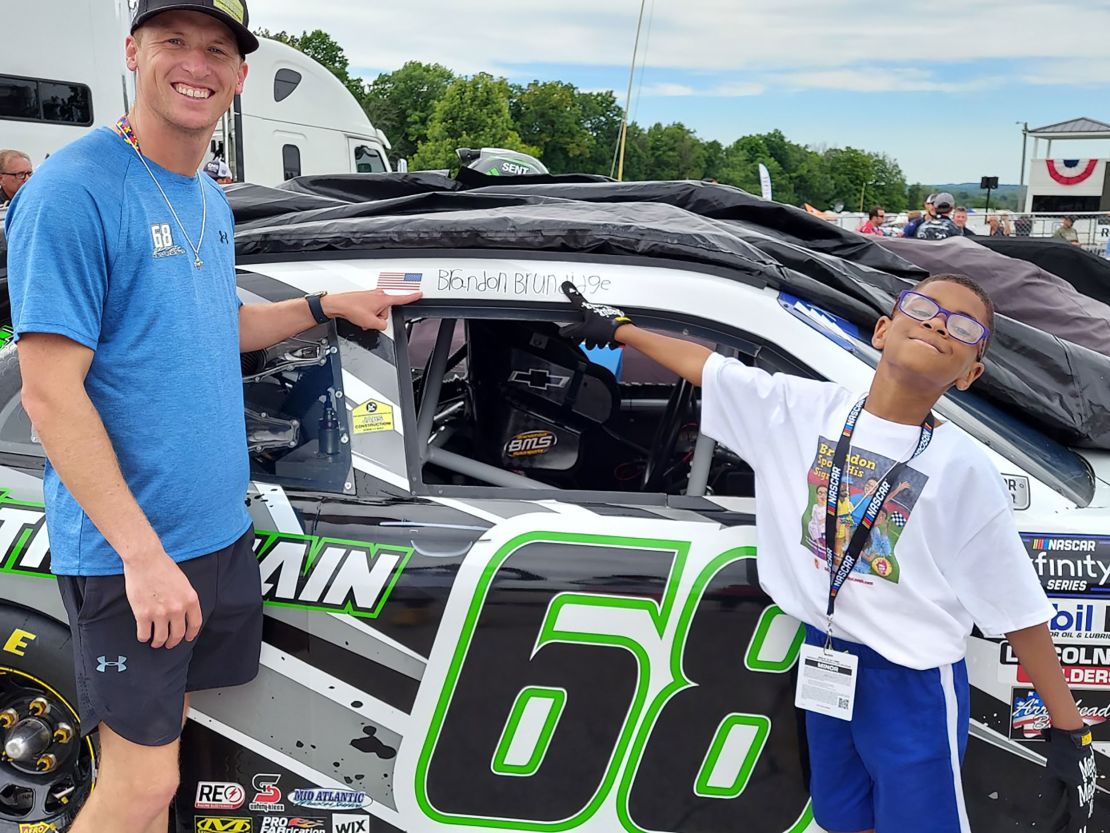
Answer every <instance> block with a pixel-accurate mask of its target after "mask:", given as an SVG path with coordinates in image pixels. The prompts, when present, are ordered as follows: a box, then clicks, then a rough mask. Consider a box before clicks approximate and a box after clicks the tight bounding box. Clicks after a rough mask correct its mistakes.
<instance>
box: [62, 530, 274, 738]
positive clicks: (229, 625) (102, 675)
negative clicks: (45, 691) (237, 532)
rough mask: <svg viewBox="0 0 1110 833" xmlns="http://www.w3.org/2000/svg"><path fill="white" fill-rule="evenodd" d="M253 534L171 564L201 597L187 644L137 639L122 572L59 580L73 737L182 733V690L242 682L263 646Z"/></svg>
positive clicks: (253, 668) (254, 672) (251, 671)
mask: <svg viewBox="0 0 1110 833" xmlns="http://www.w3.org/2000/svg"><path fill="white" fill-rule="evenodd" d="M253 544H254V527H253V526H252V527H250V528H249V529H248V530H247V531H246V532H245V533H244V534H243V536H242V537H241V538H240V539H239V540H238V541H236V542H235V543H234V544H232V545H231V546H229V547H224V548H223V549H222V550H219V551H217V552H214V553H212V554H210V555H204V556H201V557H199V558H192V559H189V560H188V561H182V562H180V563H179V564H178V566H179V567H180V568H181V569H182V571H183V572H184V573H185V575H186V576H187V577H188V579H189V582H190V583H191V584H192V585H193V589H194V590H196V592H197V595H198V596H199V597H200V609H201V616H202V622H201V630H200V634H199V635H198V636H197V638H196V639H194V640H193V641H192V642H186V641H185V640H182V641H181V642H180V643H179V644H178V645H177V646H176V647H174V648H172V649H169V650H167V649H166V648H151V647H150V644H149V643H146V642H139V641H138V640H137V639H136V638H135V614H134V613H133V612H132V611H131V605H130V603H129V602H128V601H127V593H126V591H125V589H124V581H123V576H122V575H115V576H58V586H59V588H60V589H61V591H62V601H63V602H64V603H65V606H66V611H67V612H68V613H69V623H70V629H71V630H72V632H73V654H74V666H75V669H76V675H77V700H78V710H79V711H80V714H81V732H82V734H87V733H89V732H91V731H92V730H93V729H95V728H96V727H97V725H98V724H100V723H101V722H104V723H105V724H107V725H108V727H109V728H111V729H112V731H114V732H116V733H117V734H119V735H121V736H122V737H124V738H125V739H127V740H129V741H131V742H132V743H139V744H142V745H143V746H162V745H164V744H167V743H170V742H172V741H174V740H176V739H177V737H178V735H180V734H181V713H182V710H183V709H184V707H185V692H187V691H201V690H203V689H206V688H223V687H225V686H233V685H241V684H243V683H247V682H250V681H251V680H253V679H254V677H255V675H257V674H258V656H259V652H260V650H261V645H262V590H261V586H262V583H261V579H260V576H259V572H258V561H257V560H256V559H255V556H254V549H253Z"/></svg>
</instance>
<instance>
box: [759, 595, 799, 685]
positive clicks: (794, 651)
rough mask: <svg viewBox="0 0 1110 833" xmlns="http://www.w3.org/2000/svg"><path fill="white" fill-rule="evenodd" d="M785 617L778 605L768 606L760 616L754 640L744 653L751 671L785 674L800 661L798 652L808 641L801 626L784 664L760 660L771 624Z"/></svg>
mask: <svg viewBox="0 0 1110 833" xmlns="http://www.w3.org/2000/svg"><path fill="white" fill-rule="evenodd" d="M785 615H786V613H784V612H783V609H782V608H781V607H779V606H778V605H776V604H773V605H768V606H767V607H766V608H765V609H764V610H763V613H762V614H760V617H759V622H757V623H756V626H755V630H754V631H752V638H751V640H750V641H749V642H748V647H747V650H745V651H744V665H745V666H746V667H747V668H748V670H749V671H760V672H763V673H764V674H784V673H786V672H787V671H789V670H790V669H791V668H793V667H794V663H796V662H797V661H798V651H799V650H800V649H801V647H802V643H803V642H805V641H806V631H805V628H804V627H802V626H801V625H798V632H797V633H795V634H794V640H793V641H792V642H791V643H790V648H789V649H788V650H787V652H786V656H785V657H784V658H783V660H782V662H768V661H766V660H762V659H760V658H759V652H760V650H761V649H762V647H763V643H764V642H765V641H766V640H767V634H768V633H770V632H771V623H772V622H774V621H775V620H776V619H777V618H779V617H780V616H785Z"/></svg>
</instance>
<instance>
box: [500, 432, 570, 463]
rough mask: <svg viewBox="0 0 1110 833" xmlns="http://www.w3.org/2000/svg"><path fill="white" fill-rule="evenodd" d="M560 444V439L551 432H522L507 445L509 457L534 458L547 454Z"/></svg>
mask: <svg viewBox="0 0 1110 833" xmlns="http://www.w3.org/2000/svg"><path fill="white" fill-rule="evenodd" d="M558 444H559V438H558V437H556V436H555V435H554V434H553V433H552V432H551V431H522V432H521V433H519V434H517V435H516V436H515V437H513V438H512V439H511V440H509V441H508V442H507V443H505V455H506V456H508V457H534V456H536V455H537V454H546V453H547V452H549V451H550V450H551V449H553V448H554V447H555V446H556V445H558Z"/></svg>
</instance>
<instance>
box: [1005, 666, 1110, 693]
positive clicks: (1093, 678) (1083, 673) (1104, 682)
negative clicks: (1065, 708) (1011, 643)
mask: <svg viewBox="0 0 1110 833" xmlns="http://www.w3.org/2000/svg"><path fill="white" fill-rule="evenodd" d="M1062 668H1063V670H1064V679H1065V680H1066V681H1067V684H1068V685H1069V686H1079V687H1087V688H1098V687H1101V686H1110V668H1106V667H1095V668H1086V667H1084V666H1082V665H1065V666H1062ZM1017 681H1018V682H1019V683H1022V684H1023V685H1030V684H1032V682H1033V680H1032V679H1031V678H1030V676H1029V674H1028V672H1026V670H1025V666H1024V665H1018V667H1017Z"/></svg>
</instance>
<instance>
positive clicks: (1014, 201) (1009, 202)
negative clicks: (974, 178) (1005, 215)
mask: <svg viewBox="0 0 1110 833" xmlns="http://www.w3.org/2000/svg"><path fill="white" fill-rule="evenodd" d="M932 188H933V192H934V193H939V192H940V191H947V192H948V193H949V194H951V195H952V196H953V197H955V198H956V205H965V206H967V207H968V208H983V207H984V206H985V205H986V203H987V192H986V191H984V190H982V189H981V188H980V187H979V183H978V182H948V183H944V184H942V185H933V186H932ZM1023 188H1024V186H1022V185H1011V184H1005V183H1001V182H1000V183H999V184H998V187H997V188H996V189H995V190H993V191H991V208H1008V209H1010V210H1011V211H1019V210H1020V209H1021V197H1022V190H1023Z"/></svg>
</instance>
